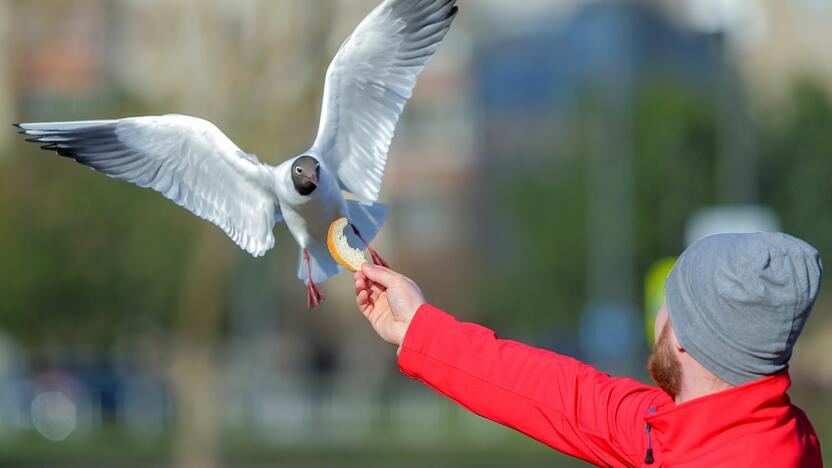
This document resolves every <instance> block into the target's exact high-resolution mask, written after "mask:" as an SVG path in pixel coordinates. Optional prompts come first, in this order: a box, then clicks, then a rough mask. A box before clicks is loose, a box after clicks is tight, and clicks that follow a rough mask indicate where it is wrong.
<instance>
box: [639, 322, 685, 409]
mask: <svg viewBox="0 0 832 468" xmlns="http://www.w3.org/2000/svg"><path fill="white" fill-rule="evenodd" d="M671 330H672V329H671V327H670V322H669V321H668V322H666V323H665V324H664V327H662V332H661V334H660V335H659V339H658V340H657V341H656V344H655V345H654V346H653V354H651V355H650V361H648V363H647V371H648V372H649V373H650V378H652V379H653V381H654V382H656V385H658V386H659V387H660V388H661V389H662V390H664V391H665V392H667V394H668V395H670V396H671V397H673V398H674V399H675V398H676V396H678V395H679V391H680V390H681V386H682V365H681V364H680V363H679V359H678V358H677V357H676V355H674V354H673V344H672V343H671V342H670V331H671Z"/></svg>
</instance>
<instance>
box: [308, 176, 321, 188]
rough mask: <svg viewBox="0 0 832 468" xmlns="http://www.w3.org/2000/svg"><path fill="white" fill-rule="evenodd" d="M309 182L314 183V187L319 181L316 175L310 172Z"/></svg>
mask: <svg viewBox="0 0 832 468" xmlns="http://www.w3.org/2000/svg"><path fill="white" fill-rule="evenodd" d="M309 182H312V185H314V186H315V187H317V186H318V185H320V181H319V180H318V176H316V175H315V174H312V175H311V176H309Z"/></svg>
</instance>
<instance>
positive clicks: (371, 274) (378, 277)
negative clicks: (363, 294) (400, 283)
mask: <svg viewBox="0 0 832 468" xmlns="http://www.w3.org/2000/svg"><path fill="white" fill-rule="evenodd" d="M361 272H362V273H364V275H365V276H366V277H367V278H369V279H370V280H371V281H372V282H374V283H379V284H380V285H382V286H384V287H385V288H389V287H390V286H392V285H393V283H394V282H395V281H396V280H398V279H399V278H400V277H401V275H399V274H398V273H396V272H395V271H393V270H391V269H389V268H385V267H383V266H378V265H370V264H369V263H365V264H363V265H361Z"/></svg>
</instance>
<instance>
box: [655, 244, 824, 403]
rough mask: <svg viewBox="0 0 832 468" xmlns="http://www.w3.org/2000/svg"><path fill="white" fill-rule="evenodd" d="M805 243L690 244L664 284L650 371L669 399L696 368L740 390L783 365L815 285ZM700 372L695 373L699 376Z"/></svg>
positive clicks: (814, 255) (815, 270)
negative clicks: (663, 294)
mask: <svg viewBox="0 0 832 468" xmlns="http://www.w3.org/2000/svg"><path fill="white" fill-rule="evenodd" d="M821 273H822V267H821V262H820V256H819V255H818V252H817V251H816V250H815V249H814V248H812V247H811V246H810V245H809V244H807V243H805V242H803V241H801V240H799V239H797V238H794V237H791V236H788V235H786V234H782V233H753V234H719V235H715V236H710V237H706V238H704V239H702V240H700V241H697V242H696V243H694V244H693V245H691V246H690V247H689V248H688V249H687V250H686V251H685V252H684V253H682V255H681V256H680V257H679V260H677V262H676V265H675V266H674V267H673V270H672V271H671V272H670V275H669V276H668V278H667V281H666V283H665V289H666V294H667V301H666V307H662V311H661V312H660V313H659V316H658V317H657V319H656V336H659V339H658V340H657V342H656V347H655V349H654V353H653V356H652V357H651V359H650V365H649V369H650V372H651V375H652V376H653V378H654V379H655V380H656V381H657V383H658V384H659V385H660V386H662V388H664V389H665V390H666V391H668V393H670V394H671V395H674V396H675V394H674V392H673V390H674V385H676V388H675V391H676V392H677V393H678V384H679V383H680V382H681V381H682V380H683V379H684V378H686V376H688V375H694V374H696V370H697V369H701V370H704V371H707V372H706V373H707V374H708V375H712V376H714V377H715V378H716V379H718V380H719V381H722V382H726V383H728V384H730V385H741V384H744V383H748V382H751V381H753V380H756V379H758V378H760V377H763V376H766V375H771V374H774V373H776V372H778V371H780V370H782V369H783V368H785V367H786V365H787V364H788V361H789V358H790V357H791V353H792V348H793V347H794V344H795V342H796V341H797V338H798V336H800V333H801V331H802V330H803V325H804V324H805V322H806V319H807V318H808V316H809V312H810V311H811V308H812V305H813V304H814V302H815V298H816V297H817V293H818V288H819V286H820V279H821ZM702 375H703V374H702V373H700V374H698V377H701V376H702Z"/></svg>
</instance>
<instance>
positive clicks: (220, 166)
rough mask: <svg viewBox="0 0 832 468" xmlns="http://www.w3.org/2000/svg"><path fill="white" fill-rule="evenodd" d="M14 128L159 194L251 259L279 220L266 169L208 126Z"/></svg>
mask: <svg viewBox="0 0 832 468" xmlns="http://www.w3.org/2000/svg"><path fill="white" fill-rule="evenodd" d="M17 126H18V127H20V128H21V129H22V132H21V133H25V134H26V135H29V136H31V137H33V138H30V139H28V140H27V141H31V142H37V143H44V145H43V146H41V147H42V148H43V149H46V150H54V151H55V152H57V153H58V154H59V155H61V156H66V157H69V158H72V159H74V160H76V161H78V162H79V163H81V164H84V165H87V166H89V167H91V168H93V169H95V170H97V171H100V172H103V173H105V174H107V175H108V176H110V177H114V178H116V179H120V180H124V181H127V182H131V183H133V184H136V185H138V186H140V187H146V188H151V189H153V190H155V191H157V192H159V193H161V194H162V195H164V196H165V197H167V198H169V199H170V200H171V201H173V202H174V203H176V204H177V205H180V206H182V207H184V208H187V209H188V210H190V211H191V212H192V213H194V214H195V215H197V216H199V217H201V218H203V219H206V220H208V221H210V222H212V223H214V224H216V225H217V226H219V227H220V228H221V229H222V230H223V231H225V233H226V234H227V235H228V236H229V237H230V238H231V239H232V240H233V241H234V242H236V243H237V245H239V246H240V247H241V248H243V249H244V250H246V251H247V252H249V253H250V254H252V255H254V256H256V257H257V256H261V255H263V254H264V253H265V252H266V251H267V250H269V249H270V248H272V247H273V246H274V235H273V233H272V228H273V227H274V224H275V222H276V221H278V220H280V219H281V217H280V207H279V205H278V201H277V198H276V197H275V196H274V195H273V191H272V190H270V189H269V184H270V183H273V180H272V177H271V176H270V174H271V171H270V169H269V167H268V166H266V165H264V164H261V163H260V162H259V161H258V160H257V158H256V157H255V156H254V155H249V154H247V153H244V152H243V151H242V150H240V149H239V148H238V147H237V146H236V145H235V144H234V143H233V142H232V141H231V140H230V139H228V137H226V136H225V135H224V134H223V133H222V132H221V131H220V130H219V129H218V128H217V127H216V126H214V124H212V123H211V122H208V121H206V120H202V119H198V118H196V117H189V116H184V115H165V116H159V117H131V118H126V119H120V120H88V121H78V122H41V123H23V124H17Z"/></svg>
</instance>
